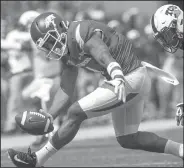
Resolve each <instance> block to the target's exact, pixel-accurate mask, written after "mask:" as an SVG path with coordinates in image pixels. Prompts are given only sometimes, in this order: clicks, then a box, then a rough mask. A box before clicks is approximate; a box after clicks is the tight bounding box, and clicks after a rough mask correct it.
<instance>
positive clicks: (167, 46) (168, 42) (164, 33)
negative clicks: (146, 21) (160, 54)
mask: <svg viewBox="0 0 184 168" xmlns="http://www.w3.org/2000/svg"><path fill="white" fill-rule="evenodd" d="M175 25H176V23H175V20H174V21H172V22H171V23H170V25H169V27H165V28H163V29H162V30H161V31H160V32H157V33H156V34H155V35H154V38H155V40H156V41H158V43H159V44H160V45H161V46H162V47H163V48H164V50H166V51H167V52H170V53H175V52H176V51H177V49H178V48H179V45H180V40H179V39H178V37H177V33H176V32H175V33H174V32H171V31H172V30H171V29H172V28H176V26H175ZM169 35H171V37H169ZM174 38H177V42H176V44H175V45H173V44H172V40H173V39H174Z"/></svg>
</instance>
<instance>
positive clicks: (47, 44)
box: [36, 28, 68, 60]
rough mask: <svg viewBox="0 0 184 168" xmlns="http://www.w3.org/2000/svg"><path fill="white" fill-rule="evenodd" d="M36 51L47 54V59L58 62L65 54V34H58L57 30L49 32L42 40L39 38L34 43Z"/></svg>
mask: <svg viewBox="0 0 184 168" xmlns="http://www.w3.org/2000/svg"><path fill="white" fill-rule="evenodd" d="M36 45H37V47H38V49H40V50H42V51H44V52H47V53H48V54H47V56H46V57H47V58H50V59H54V60H59V59H61V58H62V57H63V56H64V55H66V54H67V52H68V50H67V34H66V32H64V33H61V34H59V32H58V30H57V29H56V28H55V29H54V30H49V31H48V32H47V33H46V35H45V36H44V38H39V39H38V40H37V42H36Z"/></svg>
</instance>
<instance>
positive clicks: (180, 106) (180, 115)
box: [176, 103, 184, 126]
mask: <svg viewBox="0 0 184 168" xmlns="http://www.w3.org/2000/svg"><path fill="white" fill-rule="evenodd" d="M183 106H184V104H183V103H179V104H177V106H176V107H177V108H178V109H177V111H176V122H177V126H179V125H180V124H181V125H182V126H183Z"/></svg>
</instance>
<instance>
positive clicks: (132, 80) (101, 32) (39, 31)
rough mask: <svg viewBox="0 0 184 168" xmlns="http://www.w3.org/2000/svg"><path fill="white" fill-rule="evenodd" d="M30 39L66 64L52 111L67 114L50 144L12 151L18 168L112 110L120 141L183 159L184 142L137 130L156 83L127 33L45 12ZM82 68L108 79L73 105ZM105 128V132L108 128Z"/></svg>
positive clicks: (39, 162)
mask: <svg viewBox="0 0 184 168" xmlns="http://www.w3.org/2000/svg"><path fill="white" fill-rule="evenodd" d="M30 33H31V37H32V39H33V41H34V42H35V44H36V45H37V47H38V48H39V49H40V50H43V51H44V52H45V53H46V55H47V57H48V58H50V59H57V60H60V61H61V62H62V68H63V69H62V75H61V84H60V86H61V87H60V88H59V90H58V92H57V93H56V96H55V100H54V102H53V105H52V107H51V108H50V110H49V113H50V115H51V118H52V119H55V118H56V117H57V116H58V115H59V114H60V113H62V112H65V111H67V116H66V118H65V120H64V122H63V124H62V125H61V127H60V128H59V129H58V131H56V133H55V134H54V135H53V136H52V137H51V139H50V140H49V141H48V142H47V144H46V145H45V146H44V147H43V148H41V149H40V150H38V151H36V152H33V153H32V152H31V150H30V148H29V149H28V153H24V152H20V151H17V150H14V149H9V150H8V153H9V156H10V158H11V160H12V161H13V163H14V164H15V165H16V166H18V167H19V166H20V167H21V166H22V167H24V168H26V167H40V166H43V165H44V164H45V162H46V161H47V160H48V159H49V158H50V157H51V156H53V155H54V154H55V153H56V152H57V151H58V150H60V149H61V148H63V147H64V146H65V145H66V144H68V143H69V142H71V141H72V139H73V138H74V137H75V135H76V134H77V132H78V130H79V128H80V125H81V123H82V122H83V121H84V120H86V119H90V118H92V117H98V116H102V115H105V114H108V113H111V114H112V120H113V126H114V129H115V134H116V138H117V141H118V142H119V144H120V145H121V146H122V147H123V148H127V149H134V150H145V151H150V152H157V153H167V154H172V155H175V156H178V157H181V158H183V144H180V143H177V142H174V141H172V140H169V139H165V138H162V137H159V136H158V135H156V134H154V133H151V132H143V131H138V127H139V125H140V122H141V118H142V114H143V109H144V103H145V100H146V96H147V95H148V93H149V91H150V87H151V79H150V76H149V74H148V69H149V68H147V67H146V66H145V65H146V64H144V65H143V64H142V62H141V61H140V60H139V59H138V58H137V56H136V54H135V52H134V48H133V46H132V44H131V42H130V41H129V40H128V39H127V38H126V37H125V36H123V35H122V34H120V33H117V32H116V31H115V30H113V29H111V28H110V27H108V26H106V25H105V24H103V23H100V22H96V21H93V20H84V21H73V22H71V23H69V22H68V21H65V20H64V19H63V18H62V17H60V16H58V15H57V14H56V13H52V12H46V13H43V14H41V15H40V16H38V17H37V18H36V19H35V20H34V21H33V23H32V25H31V31H30ZM78 68H84V69H88V70H91V71H93V72H96V73H97V72H99V73H102V75H104V76H105V77H106V79H107V80H106V81H105V82H104V84H103V85H102V86H100V87H98V88H97V89H96V90H95V91H93V92H92V93H90V94H88V95H87V96H85V97H83V98H81V99H80V100H78V101H75V102H74V103H71V102H72V101H71V99H72V96H73V91H74V87H75V82H76V79H77V74H78ZM104 131H105V130H104Z"/></svg>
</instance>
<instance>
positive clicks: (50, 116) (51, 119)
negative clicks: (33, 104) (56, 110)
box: [39, 109, 54, 123]
mask: <svg viewBox="0 0 184 168" xmlns="http://www.w3.org/2000/svg"><path fill="white" fill-rule="evenodd" d="M39 112H40V113H44V114H46V115H47V116H48V118H50V121H51V123H53V121H54V119H53V117H52V115H51V114H49V113H46V112H44V110H43V109H40V110H39Z"/></svg>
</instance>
